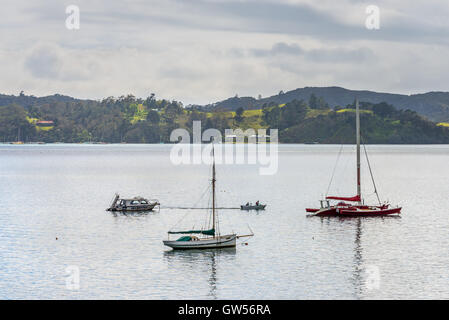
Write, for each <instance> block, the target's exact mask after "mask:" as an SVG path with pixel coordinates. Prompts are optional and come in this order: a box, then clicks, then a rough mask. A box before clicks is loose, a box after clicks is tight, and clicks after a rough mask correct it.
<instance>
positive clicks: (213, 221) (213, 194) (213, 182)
mask: <svg viewBox="0 0 449 320" xmlns="http://www.w3.org/2000/svg"><path fill="white" fill-rule="evenodd" d="M212 157H213V164H212V228H213V229H215V150H214V147H213V146H212Z"/></svg>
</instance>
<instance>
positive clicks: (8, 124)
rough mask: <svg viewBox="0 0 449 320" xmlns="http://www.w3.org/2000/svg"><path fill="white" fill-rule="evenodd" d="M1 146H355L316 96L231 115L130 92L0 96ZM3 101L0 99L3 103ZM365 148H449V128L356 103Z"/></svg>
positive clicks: (339, 118) (348, 126) (340, 118)
mask: <svg viewBox="0 0 449 320" xmlns="http://www.w3.org/2000/svg"><path fill="white" fill-rule="evenodd" d="M0 97H1V99H3V100H1V99H0V101H7V102H8V103H6V104H5V105H0V139H1V141H2V142H14V141H23V142H65V143H82V142H106V143H161V142H162V143H168V142H170V133H171V132H172V131H173V130H174V129H176V128H185V129H187V130H191V127H192V122H193V121H194V120H201V121H202V129H203V130H205V129H208V128H216V129H218V130H220V131H221V132H222V133H223V136H224V130H225V129H228V128H242V129H244V130H245V129H248V128H253V129H259V128H266V129H270V128H273V129H279V138H280V142H283V143H354V130H355V129H354V126H355V115H354V105H353V102H351V103H349V104H347V105H344V106H338V107H335V108H332V107H331V105H330V104H329V103H328V101H327V100H326V99H324V98H322V97H318V96H316V95H314V94H311V95H310V97H309V98H308V99H307V100H305V99H303V100H293V101H289V102H287V103H282V104H277V103H275V102H270V103H264V104H263V105H262V106H261V108H259V109H247V108H244V107H243V105H242V106H240V107H239V108H237V109H236V110H235V111H226V110H221V109H216V110H206V109H204V108H200V107H193V106H188V107H184V106H183V104H182V103H181V102H178V101H169V100H165V99H156V97H155V96H154V95H153V94H152V95H150V96H149V97H148V98H146V99H140V98H136V97H134V96H132V95H128V96H122V97H119V98H113V97H109V98H106V99H103V100H101V101H94V100H79V99H74V98H70V97H65V96H59V95H55V96H49V97H44V98H36V97H32V96H25V95H23V94H21V95H20V96H16V97H15V96H0ZM5 99H6V100H5ZM361 109H362V111H361V112H362V114H361V122H362V135H363V139H364V142H365V143H449V124H448V123H445V122H441V123H435V122H432V121H429V120H426V119H424V118H423V117H421V116H420V115H419V114H417V113H416V112H414V111H411V110H398V109H396V108H395V107H393V106H392V105H390V104H388V103H385V102H381V103H369V102H365V101H363V100H362V101H361Z"/></svg>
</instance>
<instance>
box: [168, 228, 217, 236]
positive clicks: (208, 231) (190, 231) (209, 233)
mask: <svg viewBox="0 0 449 320" xmlns="http://www.w3.org/2000/svg"><path fill="white" fill-rule="evenodd" d="M168 233H169V234H206V235H208V236H214V235H215V229H210V230H188V231H169V232H168Z"/></svg>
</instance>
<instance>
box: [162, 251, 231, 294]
mask: <svg viewBox="0 0 449 320" xmlns="http://www.w3.org/2000/svg"><path fill="white" fill-rule="evenodd" d="M236 252H237V250H236V248H235V247H230V248H222V249H201V250H199V249H198V250H195V249H193V250H169V251H164V258H165V259H166V260H167V261H168V263H169V264H173V266H176V267H177V268H179V266H186V267H187V268H188V269H197V268H198V266H202V267H203V268H205V270H209V272H210V275H209V277H208V285H209V288H210V289H209V294H208V296H209V297H210V298H212V299H217V296H216V292H217V282H218V281H217V268H218V266H219V263H220V259H222V258H224V259H226V260H228V261H229V260H234V259H235V254H236ZM204 266H205V267H204ZM187 274H188V273H187Z"/></svg>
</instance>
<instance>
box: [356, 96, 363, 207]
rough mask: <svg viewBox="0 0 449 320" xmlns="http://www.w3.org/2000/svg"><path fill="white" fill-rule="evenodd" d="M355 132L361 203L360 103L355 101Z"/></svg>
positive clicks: (360, 198) (358, 187) (358, 194)
mask: <svg viewBox="0 0 449 320" xmlns="http://www.w3.org/2000/svg"><path fill="white" fill-rule="evenodd" d="M355 119H356V120H355V130H356V137H357V138H356V139H357V197H358V198H359V203H361V201H362V192H361V185H360V114H359V101H358V100H357V99H356V100H355Z"/></svg>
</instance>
